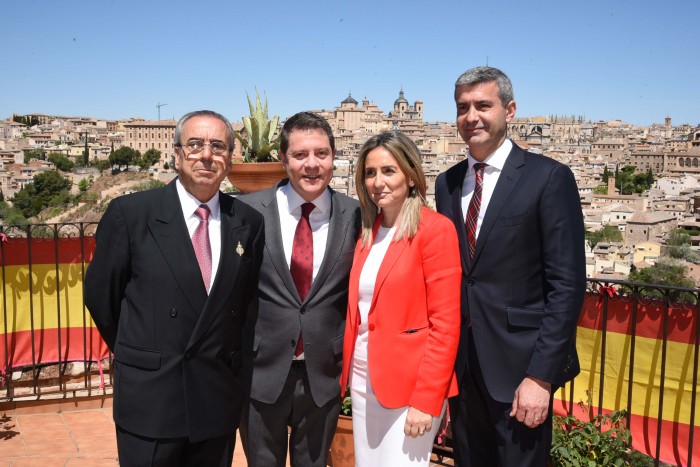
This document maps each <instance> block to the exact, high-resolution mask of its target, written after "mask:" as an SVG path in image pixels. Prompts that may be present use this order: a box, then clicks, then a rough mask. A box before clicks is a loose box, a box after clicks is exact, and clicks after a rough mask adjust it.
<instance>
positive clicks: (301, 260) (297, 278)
mask: <svg viewBox="0 0 700 467" xmlns="http://www.w3.org/2000/svg"><path fill="white" fill-rule="evenodd" d="M315 207H316V206H314V205H313V203H304V204H302V205H301V218H300V219H299V223H298V224H297V229H296V231H295V232H294V243H293V244H292V260H291V264H290V265H289V271H290V272H291V273H292V279H294V285H296V286H297V291H298V292H299V298H300V299H301V301H302V302H303V301H304V300H306V296H307V295H308V294H309V289H310V288H311V281H312V280H313V275H314V237H313V235H312V234H311V224H310V223H309V214H311V211H313V210H314V208H315ZM303 351H304V341H303V339H302V336H301V333H299V341H298V342H297V347H296V349H295V350H294V356H296V357H298V356H299V355H301V353H302V352H303Z"/></svg>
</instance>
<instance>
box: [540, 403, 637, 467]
mask: <svg viewBox="0 0 700 467" xmlns="http://www.w3.org/2000/svg"><path fill="white" fill-rule="evenodd" d="M586 396H587V398H588V402H587V403H586V402H583V401H580V402H579V403H578V405H579V407H580V408H581V409H582V410H583V411H584V412H585V413H586V414H587V415H588V417H589V419H588V420H579V419H578V418H577V417H576V416H575V415H568V416H565V417H562V416H559V415H555V416H554V417H553V420H554V423H553V424H554V427H553V428H554V430H553V437H552V449H551V451H550V459H549V464H548V465H549V466H550V467H558V466H565V465H566V466H568V465H581V466H584V465H585V466H588V465H595V466H614V467H623V466H628V465H631V463H630V451H631V449H630V448H631V445H632V435H631V434H630V430H629V428H628V415H627V411H625V410H620V411H617V410H615V411H613V412H612V413H606V414H603V415H596V416H593V413H592V408H591V402H592V401H591V398H592V393H591V392H590V391H586Z"/></svg>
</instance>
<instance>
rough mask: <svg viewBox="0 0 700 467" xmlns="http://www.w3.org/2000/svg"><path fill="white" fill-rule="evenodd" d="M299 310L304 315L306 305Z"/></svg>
mask: <svg viewBox="0 0 700 467" xmlns="http://www.w3.org/2000/svg"><path fill="white" fill-rule="evenodd" d="M299 312H300V313H301V314H302V315H303V314H304V313H306V307H305V306H303V307H301V310H299Z"/></svg>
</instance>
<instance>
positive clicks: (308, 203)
mask: <svg viewBox="0 0 700 467" xmlns="http://www.w3.org/2000/svg"><path fill="white" fill-rule="evenodd" d="M280 155H281V160H282V163H283V164H284V167H285V170H286V171H287V174H288V176H289V178H288V179H285V180H283V181H282V182H280V183H279V184H278V185H277V186H276V187H274V188H271V189H269V190H264V191H261V192H258V193H254V194H251V195H246V196H242V197H241V198H240V199H241V200H243V201H245V202H246V203H248V204H250V205H251V206H252V207H253V208H255V209H257V210H258V211H260V212H261V213H262V214H263V216H264V218H265V253H264V256H263V265H262V270H261V273H260V283H259V286H258V300H257V303H256V304H254V306H253V309H252V311H251V312H250V313H249V314H248V319H247V321H246V337H247V338H249V339H248V340H247V341H248V343H247V344H246V346H245V350H246V352H247V353H248V355H247V357H248V358H246V363H245V365H244V368H245V370H246V374H247V380H248V381H249V384H250V403H249V404H248V405H247V406H246V407H245V408H244V410H243V418H242V423H241V437H242V440H243V446H244V448H245V451H246V456H247V458H248V464H249V465H250V466H252V467H257V466H260V467H273V466H281V467H283V466H284V465H285V460H286V457H287V450H289V453H290V460H291V465H292V466H299V467H301V466H303V467H313V466H324V467H325V465H326V454H327V452H328V448H329V446H330V442H331V440H332V438H333V433H334V431H335V426H336V423H337V420H338V414H339V410H340V389H339V379H340V371H341V364H342V349H343V333H344V330H345V314H346V310H347V300H348V277H349V273H350V267H351V266H352V258H353V251H354V249H355V242H356V240H357V235H358V232H359V228H360V214H359V204H358V203H357V201H355V200H353V199H351V198H348V197H347V196H345V195H342V194H340V193H337V192H335V191H333V190H331V189H330V188H329V187H328V184H329V183H330V181H331V177H332V176H333V158H334V156H335V141H334V138H333V133H332V130H331V128H330V126H329V125H328V122H326V120H325V119H324V118H322V117H320V116H318V115H316V114H313V113H311V112H301V113H298V114H296V115H294V116H292V117H291V118H289V120H287V122H286V123H285V124H284V127H283V128H282V134H281V140H280ZM288 426H289V427H291V433H290V435H289V442H288V438H287V434H288V429H287V427H288Z"/></svg>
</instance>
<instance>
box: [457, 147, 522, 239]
mask: <svg viewBox="0 0 700 467" xmlns="http://www.w3.org/2000/svg"><path fill="white" fill-rule="evenodd" d="M511 149H513V143H512V142H511V141H510V139H508V138H506V140H505V141H504V142H503V144H501V145H500V146H499V148H498V149H496V151H495V152H494V153H493V154H491V155H489V156H488V157H487V158H486V159H484V161H483V162H484V163H485V164H488V166H487V167H485V168H484V179H483V185H482V191H481V207H480V209H479V219H478V220H477V224H476V238H479V231H480V230H481V223H482V222H483V221H484V216H485V215H486V209H487V208H488V207H489V201H491V196H492V195H493V190H494V189H495V188H496V183H497V182H498V177H500V176H501V172H502V171H503V166H504V165H505V163H506V159H508V154H510V150H511ZM467 160H468V161H469V169H468V170H467V175H465V177H464V184H463V185H462V220H463V221H465V222H466V219H467V211H469V202H470V201H471V199H472V194H473V193H474V187H475V186H476V176H475V175H474V164H476V163H477V162H479V161H477V160H476V159H474V158H473V157H472V156H471V154H470V155H468V156H467Z"/></svg>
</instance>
